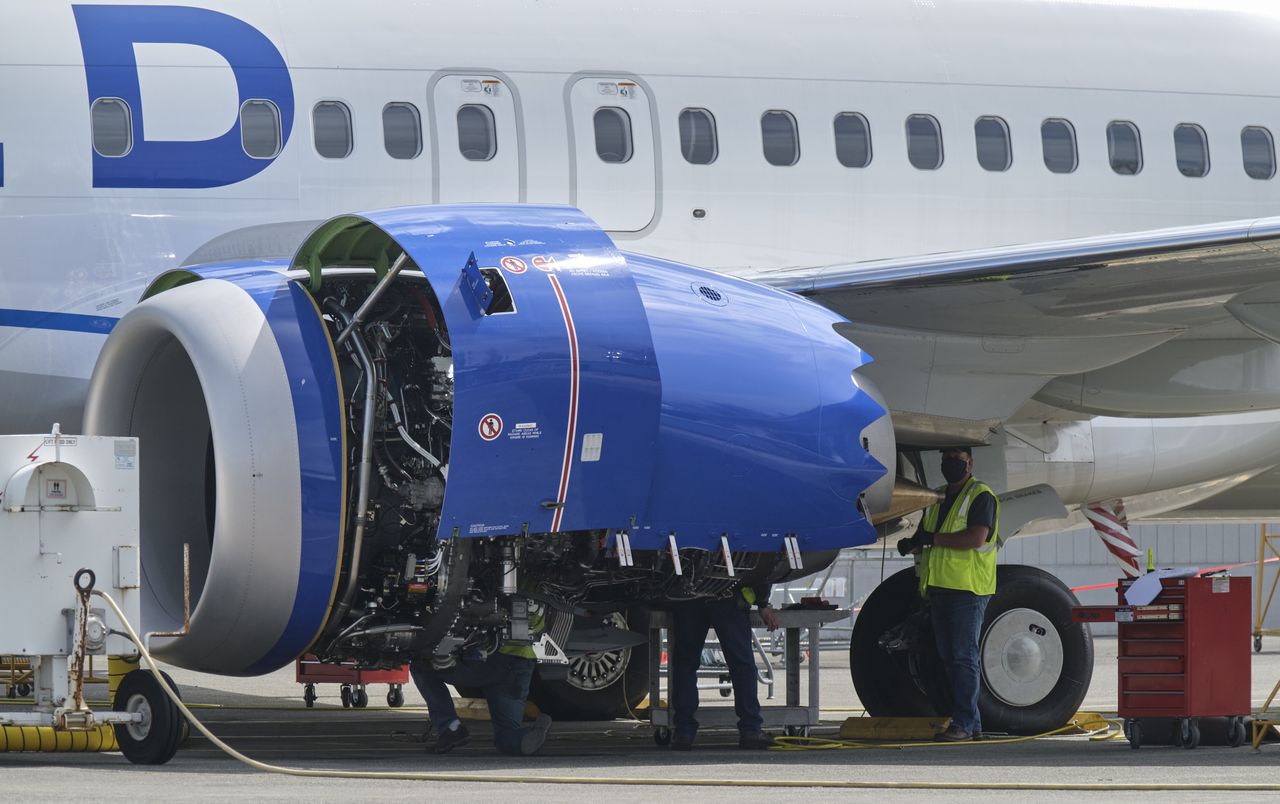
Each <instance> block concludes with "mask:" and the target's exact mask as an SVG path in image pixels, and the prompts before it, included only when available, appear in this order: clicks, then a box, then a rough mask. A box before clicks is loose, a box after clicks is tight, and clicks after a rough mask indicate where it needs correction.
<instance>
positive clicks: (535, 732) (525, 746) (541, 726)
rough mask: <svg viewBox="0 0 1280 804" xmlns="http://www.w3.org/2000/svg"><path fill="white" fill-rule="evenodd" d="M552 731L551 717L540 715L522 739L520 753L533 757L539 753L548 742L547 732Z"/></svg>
mask: <svg viewBox="0 0 1280 804" xmlns="http://www.w3.org/2000/svg"><path fill="white" fill-rule="evenodd" d="M549 731H551V715H546V714H542V715H538V717H537V718H535V719H534V721H533V725H532V726H530V727H529V730H528V731H526V732H525V733H524V736H523V737H521V738H520V753H521V754H523V755H525V756H531V755H533V754H536V753H538V750H539V749H541V748H542V744H543V743H545V742H546V741H547V732H549Z"/></svg>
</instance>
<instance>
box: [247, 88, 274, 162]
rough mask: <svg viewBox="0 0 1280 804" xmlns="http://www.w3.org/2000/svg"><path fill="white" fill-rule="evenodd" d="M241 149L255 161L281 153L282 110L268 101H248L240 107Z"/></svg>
mask: <svg viewBox="0 0 1280 804" xmlns="http://www.w3.org/2000/svg"><path fill="white" fill-rule="evenodd" d="M240 147H242V148H244V152H245V153H246V154H248V155H249V156H251V157H253V158H254V159H272V158H274V157H275V156H276V155H277V154H279V153H280V110H279V109H277V108H276V105H275V104H274V103H272V102H271V101H267V100H247V101H245V102H244V105H243V106H241V107H240Z"/></svg>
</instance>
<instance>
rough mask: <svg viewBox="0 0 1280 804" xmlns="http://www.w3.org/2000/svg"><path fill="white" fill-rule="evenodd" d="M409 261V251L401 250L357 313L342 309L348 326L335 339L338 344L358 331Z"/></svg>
mask: <svg viewBox="0 0 1280 804" xmlns="http://www.w3.org/2000/svg"><path fill="white" fill-rule="evenodd" d="M407 262H409V252H407V251H402V252H400V256H399V257H396V261H395V262H393V263H392V264H391V268H389V269H388V270H387V275H386V276H384V277H382V279H379V280H378V284H376V285H374V286H373V290H372V291H370V293H369V297H368V298H367V299H365V300H364V303H363V304H361V305H360V307H359V308H357V309H356V314H355V315H354V316H347V315H345V313H346V310H343V311H342V312H343V313H344V315H343V321H344V322H345V323H346V325H347V326H346V327H345V328H344V329H343V330H342V332H340V333H338V338H337V340H335V341H334V343H335V344H336V345H338V346H341V345H342V344H343V343H344V342H346V340H347V338H350V337H351V334H352V333H353V332H355V331H356V328H357V327H359V326H360V325H361V324H363V323H364V319H365V316H367V315H369V311H370V310H372V309H373V306H374V305H375V304H377V303H378V299H381V298H382V294H384V293H386V292H387V289H388V288H390V287H391V283H392V282H394V281H396V277H397V276H399V275H400V271H401V270H403V269H404V266H405V263H407Z"/></svg>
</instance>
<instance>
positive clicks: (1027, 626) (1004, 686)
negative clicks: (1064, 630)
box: [982, 608, 1063, 706]
mask: <svg viewBox="0 0 1280 804" xmlns="http://www.w3.org/2000/svg"><path fill="white" fill-rule="evenodd" d="M1062 665H1063V647H1062V637H1061V636H1060V635H1059V634H1058V629H1057V628H1055V627H1054V626H1053V623H1051V622H1050V621H1049V619H1048V618H1047V617H1045V616H1044V614H1042V613H1041V612H1039V611H1036V610H1035V609H1026V608H1019V609H1010V610H1009V611H1006V612H1004V613H1003V614H1001V615H1000V616H999V617H997V618H996V620H995V621H994V622H993V623H991V627H990V628H988V629H987V633H986V634H985V635H984V636H983V638H982V675H983V678H984V679H985V680H986V683H987V687H988V688H989V689H990V690H991V693H992V694H993V695H995V696H996V697H997V698H999V699H1000V700H1001V701H1004V702H1005V703H1006V704H1009V705H1010V706H1030V705H1032V704H1035V703H1038V702H1040V701H1042V700H1044V699H1045V697H1047V696H1048V695H1049V693H1051V692H1052V691H1053V688H1054V687H1055V686H1057V684H1058V679H1060V678H1061V677H1062Z"/></svg>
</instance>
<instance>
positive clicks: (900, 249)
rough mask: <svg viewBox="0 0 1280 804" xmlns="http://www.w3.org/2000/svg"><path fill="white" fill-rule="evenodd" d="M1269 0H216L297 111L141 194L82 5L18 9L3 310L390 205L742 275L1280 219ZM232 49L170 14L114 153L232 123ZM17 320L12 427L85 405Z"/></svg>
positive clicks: (52, 356) (2, 191)
mask: <svg viewBox="0 0 1280 804" xmlns="http://www.w3.org/2000/svg"><path fill="white" fill-rule="evenodd" d="M86 5H90V4H86ZM1257 5H1258V8H1256V9H1255V8H1254V7H1253V6H1254V4H1247V3H1211V2H1179V1H1174V2H1162V3H1142V4H1137V3H1135V4H1133V5H1121V4H1110V3H1106V4H1103V3H1096V2H1083V1H1082V2H1048V1H1046V2H1038V1H1036V0H972V1H970V2H958V1H956V2H948V1H947V0H936V2H930V3H919V2H908V1H907V0H879V1H878V2H861V3H853V4H850V3H844V2H837V1H836V0H829V1H827V2H812V3H808V4H805V5H803V6H800V7H795V6H788V5H785V4H781V5H780V4H777V3H765V2H757V0H750V2H738V3H718V2H708V3H695V4H693V5H691V4H690V3H688V2H683V3H673V2H667V1H666V0H661V1H660V2H652V3H647V4H644V5H642V6H630V7H613V6H608V5H606V6H601V5H600V4H595V3H589V2H585V0H565V2H558V3H553V4H547V3H536V2H510V3H503V4H499V5H497V6H496V7H485V8H483V9H480V8H475V7H467V6H458V5H457V4H449V3H437V2H419V3H407V2H406V3H380V4H374V5H371V6H369V7H357V6H353V5H351V4H349V3H340V2H332V1H331V0H325V1H324V2H315V1H314V0H310V1H308V0H278V2H273V3H261V2H249V0H216V1H215V0H208V2H204V3H203V4H202V7H203V8H205V9H208V10H210V11H211V12H217V13H218V14H220V15H225V16H226V17H229V18H231V19H232V20H234V21H238V22H237V23H236V25H235V26H232V27H233V29H234V30H233V33H232V34H228V35H227V37H226V38H224V39H222V40H218V41H219V42H223V43H226V42H233V41H238V39H239V38H240V37H241V36H242V33H243V31H242V29H243V28H250V29H252V30H254V31H257V32H258V33H259V34H260V35H261V36H262V37H264V38H265V40H267V41H268V42H269V43H270V45H271V46H272V47H273V48H274V49H275V51H277V52H278V54H279V56H280V58H281V59H282V61H283V64H284V65H286V67H287V70H286V72H287V81H288V86H289V92H290V102H291V103H292V107H293V114H292V125H291V126H285V127H284V130H283V131H282V132H281V139H282V140H283V144H282V147H281V148H280V150H279V153H278V154H277V155H275V156H274V157H269V158H268V159H265V160H263V161H264V163H265V164H264V165H262V166H261V167H260V169H259V170H258V172H256V173H255V174H254V175H252V176H249V177H247V178H244V179H242V180H237V181H232V182H229V183H226V184H224V185H222V186H210V187H190V186H162V187H161V186H139V185H145V184H146V183H147V180H146V175H147V171H148V170H149V169H150V167H151V165H150V164H149V163H146V162H141V163H139V164H138V165H137V168H136V170H137V174H138V176H140V177H141V178H140V179H138V182H137V183H136V184H135V185H133V186H127V187H109V186H101V184H102V183H101V182H100V180H99V177H97V176H96V174H95V161H101V159H99V160H95V157H94V148H95V144H96V140H95V130H94V127H93V124H92V123H91V103H92V102H93V101H95V100H96V99H97V97H107V96H105V95H104V96H95V95H96V93H95V89H94V87H95V84H94V82H93V80H91V79H90V75H91V74H92V75H96V76H98V77H99V78H101V76H102V75H103V73H100V72H95V70H99V69H100V68H103V65H95V64H89V65H86V61H92V60H87V59H86V55H85V53H86V45H85V37H86V35H88V34H87V33H86V28H85V27H84V26H83V25H81V26H79V27H78V25H77V19H76V12H75V11H73V6H72V4H71V3H65V2H35V1H34V0H32V1H31V2H14V3H8V4H6V5H5V6H4V8H3V9H0V103H3V114H0V145H2V149H3V150H2V151H0V154H2V155H3V161H2V162H0V165H2V166H3V172H2V173H0V177H2V180H0V243H3V248H2V249H0V277H3V283H2V284H0V311H9V312H10V313H12V311H19V312H25V311H37V312H59V313H74V314H82V315H88V316H110V317H118V316H119V315H122V314H123V313H124V312H125V311H126V310H127V309H128V307H129V306H130V305H131V304H132V303H133V302H134V301H136V299H137V294H138V290H139V289H140V288H141V287H142V286H143V285H144V284H145V283H146V282H147V281H148V280H149V279H151V278H152V277H154V276H155V275H156V274H158V273H160V272H162V271H164V270H166V269H169V268H172V267H175V266H178V265H181V264H182V263H183V262H184V261H185V260H187V258H188V257H189V256H190V255H192V254H193V253H195V252H197V251H198V250H199V249H201V247H202V246H204V245H205V244H207V243H209V242H210V241H211V240H214V239H215V238H218V237H219V236H222V235H225V234H227V233H229V232H235V231H237V230H242V229H245V228H247V227H254V226H261V225H264V224H274V223H280V222H287V221H308V220H320V219H324V218H327V217H330V216H332V215H334V214H337V213H340V212H344V211H352V210H361V209H369V208H378V207H387V206H396V205H402V204H421V203H453V202H465V201H488V202H495V201H496V202H526V201H527V202H542V203H565V204H572V205H576V206H580V207H582V208H583V209H584V210H585V211H586V212H587V213H588V214H591V215H592V216H594V217H596V219H597V220H599V221H600V222H601V224H602V225H603V226H604V227H605V228H606V229H608V230H610V232H611V234H612V235H613V236H614V238H615V240H617V241H618V243H619V245H620V246H621V247H622V248H625V249H628V250H633V251H639V252H644V253H651V254H656V255H660V256H665V257H669V258H673V259H677V260H681V261H684V262H689V263H692V264H696V265H701V266H705V267H709V268H713V269H716V270H721V271H726V272H730V273H736V274H741V275H748V276H750V275H754V274H757V273H760V272H763V271H767V270H769V269H776V268H781V267H792V266H806V265H822V264H828V263H836V262H849V261H858V260H872V259H878V258H887V257H902V256H907V255H913V254H924V253H933V252H940V251H951V250H960V249H970V248H979V247H984V246H994V245H1002V244H1009V243H1027V242H1036V241H1044V240H1059V239H1065V238H1070V237H1076V236H1085V235H1093V234H1100V233H1106V232H1125V231H1139V230H1148V229H1156V228H1161V227H1169V226H1178V225H1185V224H1196V223H1206V222H1211V221H1220V220H1233V219H1242V218H1249V217H1256V216H1264V215H1272V214H1276V212H1277V208H1278V207H1280V203H1278V202H1280V178H1270V179H1258V178H1251V177H1250V176H1249V175H1247V174H1246V171H1245V169H1244V164H1243V159H1244V155H1243V153H1242V131H1243V130H1244V129H1245V128H1246V127H1253V128H1263V129H1266V130H1267V131H1268V132H1270V131H1275V132H1280V88H1278V87H1277V85H1276V82H1275V79H1274V76H1275V75H1276V74H1277V72H1280V70H1278V69H1277V68H1280V55H1278V54H1277V50H1276V48H1275V43H1276V42H1277V41H1280V15H1278V14H1277V12H1273V11H1270V10H1267V9H1266V8H1265V7H1264V6H1262V5H1261V4H1257ZM143 16H146V15H145V14H144V15H143ZM197 22H198V21H197ZM236 26H239V27H236ZM178 27H179V28H182V26H181V25H179V26H178ZM197 27H199V26H197ZM97 30H99V31H100V30H101V27H99V29H97ZM211 35H212V34H211ZM171 38H172V37H171ZM225 51H226V48H222V49H221V50H220V49H219V48H218V47H203V46H197V45H194V44H190V43H186V44H184V43H180V42H179V43H175V42H173V41H165V40H164V39H163V37H161V38H160V40H159V41H138V42H136V43H135V44H134V45H133V47H132V50H131V51H126V52H132V54H133V58H134V59H135V60H136V65H137V66H136V75H137V84H138V87H139V93H140V98H141V103H139V104H138V106H139V108H136V109H131V110H130V111H131V114H132V136H133V138H134V140H135V141H134V143H133V147H134V148H136V149H139V150H136V151H133V152H131V153H130V154H126V155H125V156H122V157H119V159H121V160H129V159H130V158H131V157H133V158H134V160H135V161H137V155H138V154H140V153H142V150H141V149H143V148H144V147H145V146H146V145H147V144H148V143H152V142H159V141H165V142H177V143H182V142H187V143H191V142H200V141H206V140H211V139H213V138H216V137H219V136H221V135H224V134H226V133H227V132H228V131H229V130H231V131H234V130H236V128H237V127H238V126H239V122H238V121H239V114H241V111H240V110H241V103H242V101H243V100H244V98H243V97H241V95H238V94H237V80H238V79H237V73H236V67H243V66H245V65H244V64H238V65H237V64H233V63H232V62H235V61H236V58H237V57H236V56H235V55H234V54H232V55H228V54H227V52H225ZM248 66H250V67H252V66H253V64H249V65H248ZM110 69H114V70H120V69H125V70H133V69H134V68H133V67H132V66H130V65H126V66H125V67H123V68H122V67H120V66H119V65H111V66H110ZM108 78H110V77H108ZM117 79H118V77H117ZM117 79H110V80H117ZM103 80H108V79H103ZM241 94H243V93H241ZM334 101H336V102H339V103H341V104H343V105H344V106H345V108H346V109H347V110H349V113H350V134H349V137H350V153H349V155H347V156H345V157H341V158H327V157H325V156H322V155H321V154H320V153H319V151H318V147H317V136H316V122H315V114H316V111H315V110H316V108H317V105H318V104H327V103H330V102H334ZM388 104H409V105H411V106H412V107H413V111H414V112H416V115H417V118H418V120H419V122H420V128H419V130H420V135H419V136H420V141H421V148H420V153H418V154H417V155H416V156H415V157H414V158H406V159H397V158H393V157H392V156H391V155H390V154H389V153H388V150H387V147H386V146H385V141H384V135H385V130H384V113H385V109H386V107H387V106H388ZM477 105H480V106H484V107H486V109H487V111H488V114H489V115H490V116H491V120H492V139H493V143H492V144H493V146H494V147H493V153H492V156H491V158H489V159H485V160H475V159H468V158H466V157H465V156H464V155H463V153H462V150H461V148H460V144H459V136H460V134H459V125H458V110H459V108H460V107H462V106H477ZM602 107H609V108H615V109H622V110H624V111H625V112H626V117H627V119H628V120H629V123H630V136H629V137H628V140H629V142H628V143H627V148H628V153H629V158H628V159H627V160H626V161H625V162H618V163H611V162H606V161H604V160H602V159H601V157H600V155H599V152H598V151H599V149H598V147H597V146H598V143H597V141H596V130H595V127H594V120H595V115H596V113H597V112H598V110H599V109H600V108H602ZM686 109H695V110H705V111H707V112H709V113H710V114H711V116H712V117H713V118H714V121H715V130H716V138H715V146H716V147H715V151H716V156H715V159H714V161H711V162H710V163H709V164H693V163H691V162H690V161H689V160H687V159H686V158H685V156H684V155H683V146H684V145H686V144H687V143H684V142H682V137H681V122H680V119H681V113H682V111H684V110H686ZM769 112H786V113H787V115H788V116H789V117H790V119H792V120H794V122H795V141H796V146H795V149H794V150H795V151H796V152H797V153H798V157H797V158H796V159H795V160H794V164H789V165H777V164H771V163H770V162H769V161H768V160H766V158H765V155H764V153H763V150H764V147H765V145H764V142H763V135H762V119H763V117H764V116H765V115H766V113H769ZM846 113H856V114H858V115H860V116H861V118H862V119H863V120H865V122H866V124H867V131H868V132H869V139H870V146H869V150H870V159H869V161H867V162H866V164H865V166H860V167H846V166H844V165H842V164H841V161H840V159H839V154H838V152H837V147H838V142H837V138H836V136H835V132H834V125H835V121H836V119H837V117H838V116H840V115H842V114H846ZM912 116H928V117H929V118H931V119H933V120H935V121H936V123H937V125H938V129H939V131H940V139H941V144H940V149H941V164H940V165H939V166H938V167H937V168H936V169H920V168H918V167H915V166H913V164H912V158H911V154H910V153H909V146H908V136H907V120H908V118H910V117H912ZM991 117H994V118H999V121H1000V123H1001V124H1002V125H1003V127H1004V129H1005V130H1006V131H1007V133H1008V148H1009V153H1010V155H1011V159H1010V160H1009V164H1008V168H1007V169H1005V170H988V169H984V167H982V166H981V165H980V164H979V161H978V158H977V156H976V152H975V149H976V145H977V143H976V134H975V125H976V123H977V121H978V120H979V118H991ZM772 119H773V120H774V122H776V121H777V119H778V118H777V117H774V118H772ZM144 120H145V130H144V129H143V125H142V123H143V121H144ZM1047 120H1062V121H1066V122H1067V123H1069V128H1070V130H1072V131H1073V132H1074V142H1073V143H1072V145H1071V147H1072V149H1073V150H1074V162H1075V164H1076V166H1075V168H1074V169H1073V170H1071V171H1070V172H1053V171H1051V170H1050V169H1049V167H1048V166H1047V162H1046V151H1045V147H1046V145H1045V142H1044V139H1043V132H1042V126H1043V125H1044V124H1045V121H1047ZM1113 121H1127V122H1131V123H1132V124H1133V125H1134V126H1135V127H1136V129H1137V130H1138V132H1139V134H1140V141H1141V159H1142V168H1141V170H1140V171H1138V172H1137V174H1136V175H1123V174H1121V173H1117V172H1116V171H1115V170H1113V168H1112V166H1111V162H1110V158H1109V152H1108V136H1107V129H1108V125H1109V124H1110V123H1112V122H1113ZM1183 124H1193V125H1194V126H1196V127H1198V128H1199V129H1200V130H1202V131H1203V133H1204V135H1205V138H1206V141H1207V157H1206V158H1207V172H1206V173H1205V175H1203V176H1197V177H1189V176H1187V175H1183V172H1181V171H1180V170H1179V158H1178V157H1179V155H1178V153H1177V152H1176V150H1175V137H1174V131H1175V128H1177V127H1178V126H1180V125H1183ZM1059 130H1061V129H1059ZM344 136H345V135H344ZM783 140H784V146H785V147H784V150H785V148H789V147H790V145H789V144H788V143H786V142H785V140H786V137H785V136H784V137H783ZM773 142H774V145H775V146H776V145H777V141H776V140H774V141H773ZM844 145H845V146H846V147H847V145H848V143H847V142H846V143H845V144H844ZM926 145H927V143H926ZM1273 150H1274V149H1273ZM1186 155H1187V154H1186V152H1184V154H1183V157H1184V159H1185V158H1186ZM112 158H115V157H112ZM775 161H776V160H775ZM1272 161H1273V162H1274V155H1273V156H1272ZM120 164H127V162H125V161H122V162H121V163H120ZM177 184H182V182H177ZM171 185H172V183H171ZM0 315H3V313H2V312H0ZM6 320H7V321H8V322H9V323H8V324H7V325H6V324H5V321H6ZM23 320H24V319H22V318H21V316H18V317H12V316H11V317H10V318H8V319H3V318H0V378H2V379H3V381H4V385H5V390H4V391H3V392H2V393H0V396H2V397H3V399H2V400H0V401H3V402H5V404H4V406H3V407H4V410H3V413H0V429H4V430H13V429H27V428H35V427H43V426H44V425H45V423H46V421H45V420H46V419H47V418H48V417H49V416H50V415H51V412H52V415H59V416H63V417H64V418H65V417H70V419H71V421H70V424H71V425H74V424H75V418H74V417H75V416H77V415H78V408H77V405H78V400H79V396H78V395H80V394H82V393H83V389H84V383H85V381H86V380H87V378H88V376H89V373H90V371H91V369H92V366H93V363H94V360H95V357H96V355H97V351H98V348H99V345H100V344H101V342H102V336H101V335H100V334H94V333H91V332H73V331H66V330H59V329H47V328H43V327H41V326H39V325H36V326H30V325H22V324H21V322H22V321H23ZM15 322H18V323H15ZM1095 437H1096V433H1095ZM1142 460H1143V461H1146V462H1147V465H1148V469H1147V471H1148V472H1149V462H1150V456H1149V455H1148V456H1146V457H1145V458H1143V459H1142ZM1250 468H1254V467H1250ZM1138 471H1141V470H1138ZM1206 478H1207V476H1206ZM1010 482H1013V479H1012V478H1010ZM1122 485H1123V484H1122ZM1129 485H1132V484H1129ZM1123 487H1124V488H1128V486H1123ZM1105 491H1106V490H1105V489H1096V488H1095V489H1093V490H1092V491H1091V492H1090V493H1094V492H1098V493H1104V492H1105Z"/></svg>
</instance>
